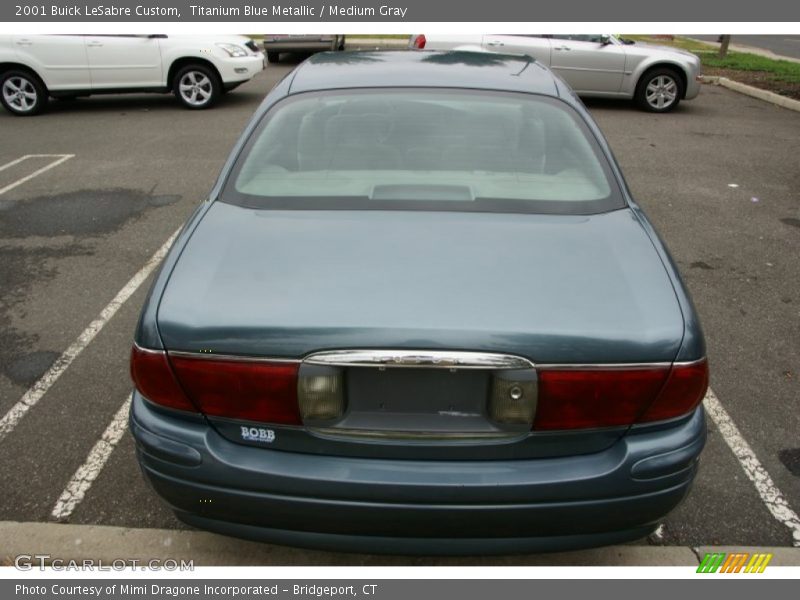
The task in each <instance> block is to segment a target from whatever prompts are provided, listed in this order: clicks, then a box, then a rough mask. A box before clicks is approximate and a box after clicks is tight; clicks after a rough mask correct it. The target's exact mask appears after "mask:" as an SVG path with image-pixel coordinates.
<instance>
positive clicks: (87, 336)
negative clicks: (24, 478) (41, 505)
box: [0, 228, 180, 442]
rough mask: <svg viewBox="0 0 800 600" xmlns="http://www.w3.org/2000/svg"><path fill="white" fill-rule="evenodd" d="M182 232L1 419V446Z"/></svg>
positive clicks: (153, 258) (165, 244)
mask: <svg viewBox="0 0 800 600" xmlns="http://www.w3.org/2000/svg"><path fill="white" fill-rule="evenodd" d="M179 231H180V228H178V229H177V230H176V231H175V232H174V233H173V234H172V235H171V236H169V239H168V240H167V241H166V242H164V245H163V246H161V247H160V248H159V249H158V250H156V253H155V254H153V256H151V257H150V260H148V261H147V263H145V265H144V266H143V267H142V268H141V269H139V271H138V272H137V273H136V275H134V276H133V277H131V279H130V281H128V283H126V284H125V285H124V286H123V288H122V289H121V290H120V291H119V292H117V295H116V296H114V299H113V300H111V302H109V303H108V304H107V305H106V307H105V308H104V309H103V310H102V311H100V314H99V315H98V316H97V318H96V319H95V320H94V321H92V322H91V323H89V326H88V327H87V328H86V329H84V330H83V332H81V334H80V335H79V336H78V338H77V339H76V340H75V341H74V342H72V344H70V346H69V347H68V348H67V349H66V350H64V353H63V354H62V355H61V356H59V357H58V359H56V361H55V362H54V363H53V365H52V366H51V367H50V368H49V369H48V370H47V372H46V373H45V374H44V375H42V377H41V378H40V379H39V380H38V381H37V382H36V383H34V384H33V386H31V388H30V389H29V390H28V391H27V392H25V394H24V395H23V396H22V398H20V400H19V402H17V403H16V404H15V405H14V406H12V407H11V409H10V410H9V411H8V412H7V413H6V414H5V416H3V418H2V419H0V442H2V441H3V439H4V438H5V437H6V436H7V435H8V434H9V433H10V432H11V431H13V430H14V428H15V427H16V426H17V424H18V423H19V422H20V421H21V420H22V418H23V417H24V416H25V414H26V413H27V412H28V411H29V410H30V409H31V408H33V407H34V406H36V404H37V403H38V402H39V400H41V399H42V396H44V395H45V394H46V393H47V390H49V389H50V388H51V387H52V386H53V384H54V383H55V382H56V381H57V380H58V378H59V377H61V375H63V374H64V371H66V370H67V369H68V368H69V366H70V365H71V364H72V361H74V360H75V359H76V358H77V357H78V356H79V355H80V353H81V352H83V350H84V349H85V348H86V346H88V345H89V344H90V343H91V341H92V340H93V339H94V338H95V336H96V335H97V334H98V333H100V331H101V330H102V329H103V327H105V325H106V323H108V322H109V321H110V320H111V318H112V317H113V316H114V315H115V314H116V312H117V311H118V310H119V308H120V307H121V306H122V305H123V304H125V302H126V301H127V300H128V299H129V298H130V297H131V296H132V295H133V293H134V292H135V291H136V290H137V289H139V286H140V285H142V283H144V281H145V280H146V279H147V277H148V275H150V273H152V271H153V269H155V268H156V267H157V266H158V264H159V263H160V262H161V260H162V259H163V258H164V256H166V254H167V251H169V248H170V246H172V242H174V241H175V238H176V237H177V235H178V232H179Z"/></svg>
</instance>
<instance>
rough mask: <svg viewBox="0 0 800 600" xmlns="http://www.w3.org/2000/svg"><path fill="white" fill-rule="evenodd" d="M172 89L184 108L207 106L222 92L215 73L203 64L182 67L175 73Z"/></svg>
mask: <svg viewBox="0 0 800 600" xmlns="http://www.w3.org/2000/svg"><path fill="white" fill-rule="evenodd" d="M172 91H173V93H174V94H175V97H176V98H178V100H180V102H181V104H183V105H184V106H185V107H186V108H191V109H193V110H201V109H204V108H209V107H211V106H213V105H214V103H215V102H216V101H217V100H218V99H219V97H220V95H221V94H222V83H220V80H219V77H218V76H217V74H216V73H215V72H214V71H213V70H211V69H210V68H208V67H206V66H205V65H189V66H187V67H183V68H182V69H181V70H179V71H178V73H177V74H176V75H175V79H174V80H173V82H172Z"/></svg>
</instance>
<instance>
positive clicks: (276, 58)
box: [267, 52, 281, 63]
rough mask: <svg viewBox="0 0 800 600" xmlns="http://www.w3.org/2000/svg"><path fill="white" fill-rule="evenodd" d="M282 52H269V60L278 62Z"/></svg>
mask: <svg viewBox="0 0 800 600" xmlns="http://www.w3.org/2000/svg"><path fill="white" fill-rule="evenodd" d="M280 58H281V53H280V52H267V62H271V63H276V62H278V61H279V60H280Z"/></svg>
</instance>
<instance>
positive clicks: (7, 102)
mask: <svg viewBox="0 0 800 600" xmlns="http://www.w3.org/2000/svg"><path fill="white" fill-rule="evenodd" d="M0 102H2V103H3V106H4V107H5V109H6V110H7V111H8V112H10V113H11V114H12V115H17V116H19V117H28V116H31V115H35V114H38V113H40V112H42V110H43V109H44V107H45V105H46V104H47V90H46V89H45V87H44V84H43V83H42V81H41V80H40V79H39V78H38V77H36V75H33V74H32V73H29V72H27V71H6V72H5V73H3V74H2V76H0Z"/></svg>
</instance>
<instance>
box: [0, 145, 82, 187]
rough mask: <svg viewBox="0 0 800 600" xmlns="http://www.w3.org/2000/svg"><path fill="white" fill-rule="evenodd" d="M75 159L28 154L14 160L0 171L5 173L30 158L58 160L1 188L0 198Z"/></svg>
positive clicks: (66, 155)
mask: <svg viewBox="0 0 800 600" xmlns="http://www.w3.org/2000/svg"><path fill="white" fill-rule="evenodd" d="M74 157H75V155H74V154H26V155H25V156H22V157H20V158H18V159H17V160H12V161H11V162H10V163H6V164H4V165H3V166H2V167H0V171H3V170H4V169H8V168H9V167H13V166H14V165H18V164H19V163H21V162H23V161H25V160H28V159H29V158H55V159H56V160H54V161H52V162H50V163H48V164H46V165H45V166H43V167H42V168H41V169H37V170H36V171H34V172H33V173H30V174H29V175H26V176H25V177H22V178H21V179H17V180H16V181H14V182H12V183H9V184H8V185H7V186H5V187H2V188H0V196H2V195H3V194H5V193H6V192H8V191H11V190H13V189H14V188H15V187H17V186H20V185H22V184H23V183H25V182H26V181H30V180H31V179H33V178H34V177H38V176H39V175H41V174H42V173H45V172H47V171H49V170H50V169H52V168H53V167H57V166H58V165H60V164H61V163H64V162H66V161H68V160H69V159H70V158H74Z"/></svg>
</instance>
